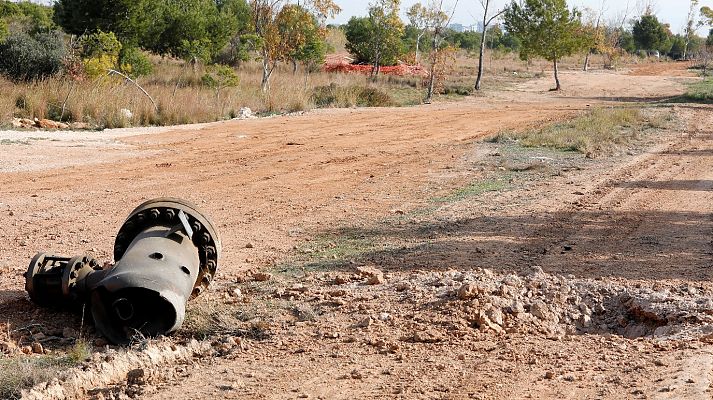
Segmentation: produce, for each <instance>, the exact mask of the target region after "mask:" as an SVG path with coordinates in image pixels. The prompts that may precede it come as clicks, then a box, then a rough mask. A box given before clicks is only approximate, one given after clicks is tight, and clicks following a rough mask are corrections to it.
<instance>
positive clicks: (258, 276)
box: [253, 272, 272, 282]
mask: <svg viewBox="0 0 713 400" xmlns="http://www.w3.org/2000/svg"><path fill="white" fill-rule="evenodd" d="M253 279H255V280H256V281H257V282H267V281H269V280H270V279H272V274H268V273H267V272H256V273H254V274H253Z"/></svg>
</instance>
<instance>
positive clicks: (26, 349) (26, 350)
mask: <svg viewBox="0 0 713 400" xmlns="http://www.w3.org/2000/svg"><path fill="white" fill-rule="evenodd" d="M20 350H21V351H22V353H23V354H28V355H29V354H32V346H22V348H21V349H20Z"/></svg>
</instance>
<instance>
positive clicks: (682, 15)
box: [333, 0, 713, 36]
mask: <svg viewBox="0 0 713 400" xmlns="http://www.w3.org/2000/svg"><path fill="white" fill-rule="evenodd" d="M604 1H605V10H606V12H605V18H607V19H609V18H612V19H615V18H617V17H618V16H619V15H623V13H624V11H625V10H626V8H627V0H604ZM335 2H336V3H337V4H339V6H340V7H342V10H343V11H342V13H341V14H340V15H339V16H337V18H336V19H335V20H334V21H333V22H336V23H340V24H342V23H346V22H347V21H348V20H349V18H351V17H352V16H363V15H366V12H367V11H366V10H367V7H368V5H369V1H368V0H335ZM417 2H418V0H402V5H401V9H402V14H403V15H402V18H403V19H404V21H406V15H405V10H406V9H408V8H409V7H410V6H411V5H412V4H414V3H417ZM421 2H422V3H426V2H427V0H421ZM652 2H653V3H654V4H655V12H656V15H657V16H658V18H659V20H660V21H662V22H664V23H668V24H671V30H672V31H673V33H682V31H683V28H684V26H685V25H686V17H687V15H688V9H689V4H690V3H689V1H688V0H653V1H652ZM449 3H450V4H449ZM507 3H509V1H506V0H494V1H493V4H495V7H493V6H491V7H492V8H500V7H502V6H503V5H504V4H507ZM567 3H569V5H570V6H576V7H578V8H579V9H583V8H585V7H589V8H592V9H594V10H599V9H601V4H602V0H568V1H567ZM639 3H643V1H641V0H629V4H630V6H629V8H630V9H631V11H630V13H629V14H631V15H632V17H633V16H636V15H638V14H640V11H637V9H640V6H638V4H639ZM444 4H449V6H450V7H453V4H455V0H445V2H444ZM700 6H709V7H713V0H701V1H700V5H699V7H700ZM482 15H483V11H482V7H481V6H480V2H479V1H478V0H459V1H458V6H457V8H456V10H455V14H454V15H453V22H454V23H460V24H463V25H466V26H468V25H473V24H474V23H475V20H476V19H482ZM699 34H700V35H704V34H705V36H707V29H700V30H699Z"/></svg>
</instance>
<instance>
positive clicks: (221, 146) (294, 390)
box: [0, 65, 713, 399]
mask: <svg viewBox="0 0 713 400" xmlns="http://www.w3.org/2000/svg"><path fill="white" fill-rule="evenodd" d="M690 79H692V78H690V77H689V76H688V74H687V73H686V72H685V65H668V66H666V67H661V66H656V67H651V66H646V67H643V68H637V69H634V70H633V71H632V72H631V73H612V72H594V73H579V72H577V73H574V72H572V73H566V74H565V76H564V79H563V82H564V85H565V87H566V88H567V90H566V91H565V92H564V93H561V94H552V93H549V92H548V91H547V90H548V88H549V86H550V85H551V82H550V79H549V77H547V78H543V79H541V80H536V81H531V82H527V83H525V84H522V85H520V86H518V87H517V88H515V89H514V90H511V91H506V92H500V93H487V94H486V95H485V96H482V97H474V98H470V99H468V100H465V101H462V102H457V103H444V104H437V105H432V106H422V107H413V108H398V109H369V110H361V109H359V110H322V111H315V112H312V113H308V114H306V115H302V116H291V117H283V118H274V119H266V120H250V121H234V122H226V123H220V124H213V125H206V126H202V127H201V128H200V129H198V128H196V130H191V129H182V130H174V131H158V132H153V133H151V134H141V135H136V136H131V135H130V134H129V133H130V132H129V133H127V132H122V133H117V134H112V133H102V134H100V135H97V136H92V135H93V134H85V136H81V135H79V136H76V135H75V136H64V135H65V134H56V135H57V136H52V137H51V138H50V139H49V141H50V142H51V143H52V144H53V145H52V147H49V149H50V150H48V146H46V144H47V143H45V142H47V140H35V139H32V138H34V137H36V136H33V133H27V134H24V135H25V136H22V135H23V134H17V133H14V134H12V135H14V136H8V137H7V139H9V140H8V141H5V142H3V143H2V144H1V145H0V152H2V153H0V154H2V157H0V171H3V172H2V173H0V187H2V190H1V191H0V221H1V222H2V225H3V230H2V231H0V239H2V240H0V255H2V260H0V271H2V272H0V312H2V315H3V318H2V321H0V328H2V329H0V331H2V332H7V331H12V330H14V329H17V328H18V327H26V326H30V325H31V324H34V323H40V324H42V329H43V330H44V331H45V332H43V333H44V334H46V335H48V336H50V337H52V336H61V335H59V333H58V332H57V331H61V328H62V327H63V326H65V325H66V324H68V323H69V324H76V325H77V326H79V318H78V317H71V316H67V315H63V314H62V315H60V316H59V317H56V316H53V314H52V313H50V312H48V311H45V310H40V309H37V308H36V307H34V306H33V305H32V304H31V303H29V301H28V300H26V298H25V295H24V293H23V291H22V290H23V286H22V284H23V279H22V277H21V274H22V272H24V270H25V268H26V264H27V262H28V260H29V259H30V257H31V256H32V255H33V254H34V253H35V252H36V251H38V250H41V249H48V250H53V251H55V252H57V253H59V254H71V255H73V254H75V253H76V254H79V253H82V252H90V253H92V254H94V255H95V256H97V257H99V258H101V259H106V260H108V259H109V258H110V254H111V246H112V243H113V238H114V234H115V233H116V232H115V231H116V229H118V227H119V226H120V224H121V223H122V221H123V217H124V216H125V214H127V213H128V212H129V211H130V210H131V209H132V208H133V206H134V205H136V204H139V203H140V202H142V201H144V200H147V199H149V198H153V197H158V196H175V197H182V198H186V199H188V200H191V201H193V202H195V203H197V204H198V205H199V206H201V207H202V208H203V209H205V210H206V212H207V213H208V214H209V215H211V216H212V218H213V219H214V221H216V222H217V225H218V227H219V229H220V231H221V234H222V238H223V248H224V257H223V261H222V265H221V267H220V271H219V273H218V276H217V280H216V285H215V290H213V291H212V292H211V293H209V294H208V295H207V296H205V297H204V298H202V299H200V300H198V301H196V302H195V304H192V305H191V308H190V310H189V315H193V319H192V320H191V321H190V323H189V324H188V325H187V326H186V328H185V329H184V330H183V331H182V332H180V333H179V335H178V338H177V339H176V340H179V341H181V340H184V339H185V338H188V337H190V336H193V335H200V334H208V335H209V336H210V340H214V341H216V343H215V344H216V346H214V347H215V348H216V349H218V350H215V351H217V354H214V353H212V352H208V353H206V355H208V357H204V358H199V359H194V360H191V361H190V362H187V363H185V364H181V365H178V366H175V365H174V366H168V367H161V368H160V370H161V371H162V373H158V374H156V375H157V376H156V377H154V378H152V379H150V382H149V383H144V384H142V385H141V386H140V387H138V388H137V387H135V386H136V385H133V386H130V387H129V389H131V390H127V387H126V385H123V384H121V382H120V381H123V380H125V377H119V378H117V382H116V383H117V384H118V385H116V386H110V387H109V386H108V387H106V388H93V389H95V390H94V391H93V392H92V395H93V396H95V397H122V396H128V395H129V394H131V395H139V396H141V397H142V398H155V399H163V398H173V399H196V398H298V397H299V398H324V399H331V398H345V399H346V398H395V397H403V398H449V399H450V398H452V399H459V398H666V397H667V398H708V397H710V393H709V390H710V388H709V386H710V379H711V368H713V352H712V351H711V350H712V349H713V348H712V347H711V345H710V344H708V342H709V340H710V337H709V335H711V334H712V333H713V330H711V329H708V327H707V326H708V324H709V323H710V322H711V319H712V317H711V315H713V302H711V301H710V300H709V299H710V297H711V294H713V285H711V284H710V283H709V282H710V278H711V276H710V275H711V273H712V272H711V264H712V259H711V257H712V256H713V249H712V248H711V246H712V244H711V234H712V233H713V221H712V220H711V211H712V210H711V208H713V202H712V200H713V198H712V197H713V195H712V194H711V193H712V190H713V157H711V155H712V154H713V141H711V135H712V134H713V132H712V131H711V129H712V127H713V114H712V113H711V108H710V107H709V106H694V105H688V104H677V105H671V104H668V103H667V99H669V98H670V97H672V96H676V95H678V94H680V93H682V92H683V91H684V90H685V86H684V84H685V82H686V81H687V80H690ZM651 102H654V103H655V104H656V106H657V107H653V108H648V109H647V112H649V113H652V118H653V117H654V116H655V117H656V118H661V117H662V116H663V117H664V118H665V119H666V120H667V121H669V122H668V124H667V125H665V126H663V127H660V128H658V129H655V130H651V131H649V132H646V133H645V134H644V135H642V137H641V140H639V141H637V143H636V144H634V145H632V146H631V147H629V148H625V149H621V152H620V153H619V154H617V155H614V156H610V157H602V158H598V159H588V158H585V157H583V156H581V155H577V154H574V153H562V152H556V151H550V150H534V149H523V148H521V147H518V146H508V145H502V144H494V143H485V142H483V140H482V139H483V138H484V137H486V136H487V135H488V134H493V133H496V132H499V131H502V130H506V129H507V130H518V129H525V128H528V127H533V126H538V125H541V124H543V123H546V122H551V121H557V120H560V119H563V118H567V117H570V116H573V115H574V114H576V113H578V112H581V111H584V110H587V109H590V108H592V107H611V106H617V107H618V106H637V105H642V104H644V103H651ZM137 133H138V132H137ZM8 135H10V134H8ZM73 135H74V134H73ZM44 136H48V135H46V134H45V135H43V137H44ZM30 155H34V157H30ZM57 158H59V159H61V160H62V161H61V162H58V161H57ZM28 162H30V163H31V164H32V167H31V168H27V167H18V165H20V163H22V164H21V165H27V163H28ZM360 269H361V270H360ZM257 271H262V272H268V273H270V274H271V279H269V280H268V281H266V282H255V281H254V278H253V273H254V272H257ZM382 274H383V276H382ZM382 278H383V279H382ZM370 280H371V281H372V282H371V283H376V284H374V285H370V284H368V282H369V281H370ZM235 289H239V291H240V293H236V292H235ZM206 315H207V316H208V317H210V318H209V319H210V320H211V321H212V322H213V324H208V325H206V324H204V323H203V322H204V321H202V320H201V318H203V317H205V316H206ZM90 333H91V329H90ZM14 337H15V339H17V337H18V334H15V336H14ZM19 338H20V340H28V338H27V337H24V338H23V337H22V336H21V334H20V337H19ZM0 339H6V338H2V337H0ZM59 341H60V342H61V340H59ZM221 341H222V342H226V343H222V342H221ZM236 341H238V342H240V344H239V345H236V344H235V342H236ZM61 345H62V344H61V343H55V342H53V341H51V340H49V341H48V342H47V343H46V347H49V348H52V346H57V347H59V348H61ZM149 375H150V374H149Z"/></svg>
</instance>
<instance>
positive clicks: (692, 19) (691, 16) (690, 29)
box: [683, 0, 698, 59]
mask: <svg viewBox="0 0 713 400" xmlns="http://www.w3.org/2000/svg"><path fill="white" fill-rule="evenodd" d="M697 7H698V0H691V6H690V7H689V9H688V17H687V18H686V27H685V29H684V41H685V46H684V47H683V58H684V59H685V58H687V57H688V48H689V46H690V44H691V41H692V40H693V38H694V36H696V14H697V13H698V9H697Z"/></svg>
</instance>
